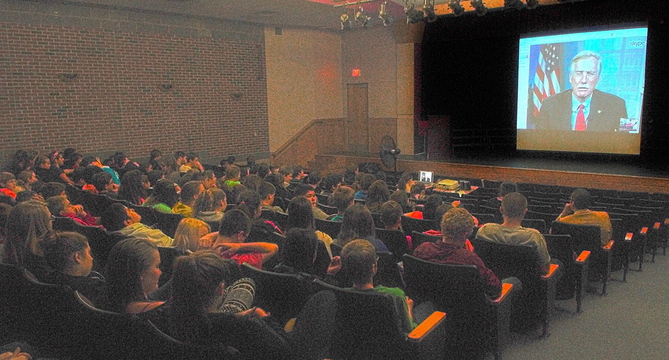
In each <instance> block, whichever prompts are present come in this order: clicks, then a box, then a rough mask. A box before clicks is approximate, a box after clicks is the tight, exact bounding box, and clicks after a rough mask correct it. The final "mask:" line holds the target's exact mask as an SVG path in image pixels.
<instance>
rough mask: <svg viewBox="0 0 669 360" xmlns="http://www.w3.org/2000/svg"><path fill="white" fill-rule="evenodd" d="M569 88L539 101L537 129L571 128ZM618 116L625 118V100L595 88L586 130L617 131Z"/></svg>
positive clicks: (618, 126)
mask: <svg viewBox="0 0 669 360" xmlns="http://www.w3.org/2000/svg"><path fill="white" fill-rule="evenodd" d="M571 94H572V91H571V89H569V90H566V91H563V92H561V93H559V94H555V95H553V96H551V97H548V98H546V99H545V100H544V101H543V102H542V103H541V112H540V113H539V117H538V119H537V129H553V130H567V131H569V130H571V116H572V112H571V98H572V95H571ZM620 118H627V108H626V106H625V100H623V99H621V98H619V97H617V96H615V95H611V94H609V93H605V92H602V91H599V90H595V91H594V92H593V93H592V100H591V102H590V114H588V119H587V124H588V127H587V130H588V131H617V130H618V129H619V128H620Z"/></svg>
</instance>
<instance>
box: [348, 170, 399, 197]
mask: <svg viewBox="0 0 669 360" xmlns="http://www.w3.org/2000/svg"><path fill="white" fill-rule="evenodd" d="M375 180H376V178H375V177H374V175H372V174H363V175H362V176H361V178H360V182H359V184H360V189H359V190H358V191H357V192H356V193H355V199H356V200H367V191H368V190H369V187H370V186H371V185H372V183H373V182H374V181H375ZM389 195H390V194H389Z"/></svg>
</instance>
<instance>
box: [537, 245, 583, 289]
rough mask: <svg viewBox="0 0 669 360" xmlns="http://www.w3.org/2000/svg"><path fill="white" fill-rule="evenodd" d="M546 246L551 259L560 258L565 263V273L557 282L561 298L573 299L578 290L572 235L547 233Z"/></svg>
mask: <svg viewBox="0 0 669 360" xmlns="http://www.w3.org/2000/svg"><path fill="white" fill-rule="evenodd" d="M544 238H545V239H546V247H547V248H548V254H549V255H550V256H551V259H558V260H560V261H561V262H562V264H563V265H564V275H563V276H562V277H561V278H560V280H559V281H558V284H557V294H559V298H560V299H571V298H572V297H574V295H575V291H576V285H577V282H576V280H577V279H576V275H577V274H576V272H575V271H576V266H575V265H574V258H575V252H574V246H573V244H572V240H571V236H570V235H566V234H563V235H555V234H545V235H544Z"/></svg>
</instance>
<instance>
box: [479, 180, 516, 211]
mask: <svg viewBox="0 0 669 360" xmlns="http://www.w3.org/2000/svg"><path fill="white" fill-rule="evenodd" d="M514 192H518V185H516V183H515V182H512V181H505V182H503V183H501V184H500V185H499V192H498V193H497V197H494V198H492V199H488V200H486V204H487V205H488V206H490V207H494V208H499V207H500V206H502V199H503V198H504V196H506V194H510V193H514Z"/></svg>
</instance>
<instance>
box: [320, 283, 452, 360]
mask: <svg viewBox="0 0 669 360" xmlns="http://www.w3.org/2000/svg"><path fill="white" fill-rule="evenodd" d="M315 283H316V285H317V286H318V289H320V290H330V291H332V292H333V293H334V294H335V296H336V297H337V316H336V321H335V324H334V327H335V329H334V333H333V335H332V345H331V347H330V358H331V359H349V360H363V359H365V360H366V359H409V360H410V359H416V360H418V359H436V358H438V357H440V358H443V356H444V354H443V351H441V350H440V349H436V351H435V347H439V348H440V347H442V346H443V338H441V336H443V333H441V332H439V331H435V330H436V329H437V328H439V327H440V326H443V325H442V324H443V322H444V320H445V318H446V314H445V313H443V312H439V311H435V312H433V313H431V314H430V315H429V316H428V317H427V318H426V319H425V320H424V321H423V322H421V323H420V324H419V325H418V326H417V327H416V328H415V329H414V330H413V331H412V332H411V333H409V334H408V335H407V334H405V333H404V332H403V331H402V329H400V328H398V326H397V324H398V323H399V316H401V314H400V313H399V312H398V310H397V307H396V306H395V301H394V300H393V298H392V296H391V295H389V294H383V293H378V292H369V291H357V290H347V289H342V288H339V287H336V286H332V285H330V284H326V283H324V282H322V281H320V280H315ZM442 330H443V328H442ZM428 343H430V344H431V345H433V346H427V345H428ZM430 350H432V351H433V352H436V354H435V353H431V354H430V353H427V352H428V351H430Z"/></svg>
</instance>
